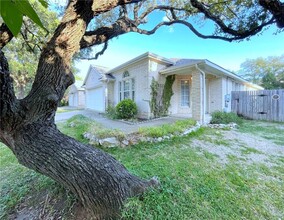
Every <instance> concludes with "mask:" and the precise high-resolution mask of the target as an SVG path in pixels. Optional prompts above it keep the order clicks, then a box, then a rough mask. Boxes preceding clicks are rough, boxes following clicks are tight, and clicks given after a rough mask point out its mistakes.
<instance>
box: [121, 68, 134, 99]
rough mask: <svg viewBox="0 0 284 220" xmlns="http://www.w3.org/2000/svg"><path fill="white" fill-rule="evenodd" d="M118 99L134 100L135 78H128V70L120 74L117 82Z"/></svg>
mask: <svg viewBox="0 0 284 220" xmlns="http://www.w3.org/2000/svg"><path fill="white" fill-rule="evenodd" d="M118 83H119V84H118V89H119V101H121V100H123V99H132V100H133V101H134V100H135V79H134V77H132V78H130V74H129V72H128V71H127V70H126V71H125V72H124V73H123V74H122V81H119V82H118Z"/></svg>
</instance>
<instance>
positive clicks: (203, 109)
mask: <svg viewBox="0 0 284 220" xmlns="http://www.w3.org/2000/svg"><path fill="white" fill-rule="evenodd" d="M195 67H196V69H197V70H198V71H199V72H200V73H201V75H202V102H203V106H202V114H201V123H202V124H205V106H206V98H205V95H206V87H205V72H204V71H203V70H201V69H200V68H199V67H198V64H195Z"/></svg>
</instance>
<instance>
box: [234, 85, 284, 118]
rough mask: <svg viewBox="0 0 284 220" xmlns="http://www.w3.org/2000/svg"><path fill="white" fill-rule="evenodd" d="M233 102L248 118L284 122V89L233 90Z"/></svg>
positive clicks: (237, 109)
mask: <svg viewBox="0 0 284 220" xmlns="http://www.w3.org/2000/svg"><path fill="white" fill-rule="evenodd" d="M231 103H232V112H235V113H237V114H238V115H242V116H244V117H246V118H249V119H256V120H266V121H279V122H284V89H280V90H259V91H239V92H232V102H231Z"/></svg>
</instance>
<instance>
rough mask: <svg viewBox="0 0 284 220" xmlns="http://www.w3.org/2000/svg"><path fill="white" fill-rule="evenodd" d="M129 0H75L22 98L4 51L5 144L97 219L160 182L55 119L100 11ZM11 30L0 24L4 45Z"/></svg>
mask: <svg viewBox="0 0 284 220" xmlns="http://www.w3.org/2000/svg"><path fill="white" fill-rule="evenodd" d="M127 2H130V1H129V0H125V1H120V0H119V1H118V0H112V1H107V2H104V1H101V2H100V1H94V2H93V1H76V0H74V1H71V3H70V4H69V5H68V7H67V9H66V12H65V15H64V17H63V19H62V22H61V24H60V25H59V26H58V28H57V29H56V31H55V33H54V35H53V37H52V38H51V39H50V41H49V42H48V43H47V45H46V47H45V48H44V49H43V51H42V53H41V57H40V60H39V65H38V69H37V74H36V77H35V81H34V83H33V86H32V89H31V92H30V93H29V94H28V96H26V97H25V98H24V99H21V100H19V99H16V97H15V93H14V89H13V84H12V79H11V77H10V72H9V67H8V62H7V60H6V58H5V56H4V53H3V52H2V51H1V50H0V107H1V112H0V140H1V142H3V143H4V144H6V145H7V146H8V147H9V148H10V149H11V150H12V151H13V153H14V154H15V156H16V157H17V159H18V160H19V162H20V163H21V164H22V165H24V166H26V167H28V168H30V169H33V170H35V171H37V172H39V173H42V174H44V175H46V176H49V177H51V178H52V179H54V180H55V181H57V182H59V183H61V184H63V185H64V186H65V187H67V188H69V189H70V190H71V191H72V192H73V193H74V194H75V195H76V196H77V197H78V198H79V199H80V201H81V202H82V203H83V204H84V205H85V206H86V207H88V208H90V209H91V210H92V211H93V213H94V214H95V216H94V218H96V219H107V218H113V217H115V216H117V215H118V213H119V209H120V208H121V206H122V204H123V202H124V201H125V200H126V199H127V198H129V197H132V196H135V195H138V194H140V193H142V192H144V191H145V190H146V189H147V188H148V187H150V186H156V185H157V184H158V182H157V180H156V179H151V180H149V181H146V180H142V179H140V178H138V177H136V176H134V175H132V174H130V173H129V172H128V171H127V170H126V168H125V167H124V166H123V165H121V164H120V163H119V162H118V161H116V160H115V159H114V158H113V157H112V156H110V155H108V154H107V153H104V152H103V151H101V150H98V149H95V148H94V147H91V146H88V145H83V144H81V143H80V142H78V141H76V140H75V139H73V138H70V137H68V136H66V135H64V134H62V133H61V132H60V131H59V130H58V129H57V128H56V125H55V123H54V116H55V112H56V109H57V106H58V104H59V102H60V100H61V99H62V97H63V95H64V92H65V91H66V89H67V87H68V86H69V85H71V84H72V83H73V82H74V76H73V74H72V72H71V68H70V63H71V59H72V57H73V55H74V53H75V52H77V51H78V50H79V49H80V41H81V39H82V37H83V35H84V33H85V30H86V26H87V24H88V23H89V22H90V20H91V19H92V17H93V16H94V15H96V9H97V12H102V11H106V10H110V9H111V8H113V7H115V6H116V5H118V4H125V3H127ZM5 32H6V33H5ZM8 32H9V30H7V27H6V26H3V25H2V26H1V27H0V34H1V37H0V49H2V48H3V47H4V45H5V44H6V43H7V42H8V41H9V40H10V38H5V39H4V38H2V36H11V35H7V33H8ZM5 34H6V35H5ZM3 39H4V40H5V42H4V40H3Z"/></svg>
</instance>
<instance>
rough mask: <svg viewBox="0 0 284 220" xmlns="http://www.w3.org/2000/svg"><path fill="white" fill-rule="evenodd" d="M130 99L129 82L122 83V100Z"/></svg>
mask: <svg viewBox="0 0 284 220" xmlns="http://www.w3.org/2000/svg"><path fill="white" fill-rule="evenodd" d="M129 98H130V80H129V79H128V80H125V81H123V99H129Z"/></svg>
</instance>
